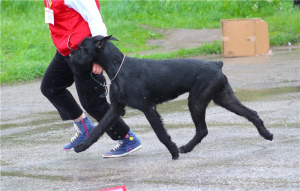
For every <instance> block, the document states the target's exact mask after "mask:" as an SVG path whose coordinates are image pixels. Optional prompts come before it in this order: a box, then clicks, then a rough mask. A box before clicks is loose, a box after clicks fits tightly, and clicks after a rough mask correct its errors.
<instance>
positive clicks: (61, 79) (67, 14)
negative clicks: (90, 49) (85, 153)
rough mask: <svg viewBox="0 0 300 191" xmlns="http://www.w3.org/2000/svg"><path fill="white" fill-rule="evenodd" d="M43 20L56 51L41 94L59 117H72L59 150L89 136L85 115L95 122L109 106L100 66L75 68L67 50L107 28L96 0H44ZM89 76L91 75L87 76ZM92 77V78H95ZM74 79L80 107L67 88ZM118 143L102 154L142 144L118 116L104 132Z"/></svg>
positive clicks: (124, 151) (114, 153)
mask: <svg viewBox="0 0 300 191" xmlns="http://www.w3.org/2000/svg"><path fill="white" fill-rule="evenodd" d="M44 4H45V22H46V23H48V24H49V29H50V35H51V38H52V40H53V43H54V45H55V46H56V48H57V51H56V54H55V56H54V57H53V59H52V61H51V62H50V64H49V66H48V68H47V69H46V71H45V74H44V76H43V79H42V82H41V92H42V94H43V95H44V96H45V97H46V98H47V99H48V100H49V101H50V102H51V103H52V104H53V106H54V107H55V108H56V109H57V111H58V113H59V115H60V117H61V119H62V120H73V123H74V127H75V130H76V134H75V136H74V137H72V138H71V142H70V143H68V144H66V145H65V146H64V147H63V149H64V150H66V151H68V150H72V149H73V148H74V147H75V146H76V145H77V144H78V143H81V142H83V141H84V140H85V139H87V138H88V137H89V134H90V133H91V131H92V130H93V128H94V125H93V123H92V121H91V120H90V118H89V117H88V115H90V116H92V117H93V118H94V119H96V120H97V121H98V122H99V121H100V120H101V119H102V118H103V116H104V115H105V113H106V112H107V111H108V109H109V107H110V106H109V104H108V102H107V100H106V98H105V96H103V95H105V92H106V90H105V88H103V87H102V86H99V83H101V84H103V83H104V82H105V78H104V76H103V72H102V71H103V69H102V67H101V66H99V65H97V64H93V67H92V72H93V73H92V74H91V71H79V70H78V69H76V68H75V67H74V65H73V64H72V63H71V61H70V57H69V55H70V53H71V51H72V50H76V49H77V48H78V44H79V43H80V42H81V41H82V40H83V39H84V38H86V37H91V36H95V35H102V36H107V28H106V26H105V24H104V23H103V20H102V17H101V14H100V4H99V1H98V0H84V1H79V0H63V1H62V0H44ZM91 75H93V76H91ZM95 80H96V81H95ZM74 82H75V87H76V91H77V94H78V97H79V101H80V103H81V106H82V107H83V109H84V110H85V111H86V112H87V114H86V113H85V112H84V111H83V109H82V108H81V107H80V106H79V104H78V103H77V102H76V100H75V99H74V97H73V96H72V94H71V93H70V91H69V90H68V89H67V88H68V87H70V86H71V85H72V84H73V83H74ZM106 133H107V134H108V135H109V136H110V137H111V139H113V140H117V141H118V144H117V145H116V146H115V147H114V148H113V149H111V150H110V151H108V152H106V153H103V154H102V156H103V157H121V156H125V155H127V154H129V153H132V152H134V151H136V150H138V149H140V148H141V147H142V144H141V142H140V140H139V138H138V137H137V136H135V134H134V133H133V132H132V131H131V130H130V128H129V127H128V125H127V124H126V123H125V122H124V121H123V120H122V119H121V118H119V119H118V120H117V121H116V122H115V124H114V125H113V126H112V127H110V129H109V130H108V131H107V132H106Z"/></svg>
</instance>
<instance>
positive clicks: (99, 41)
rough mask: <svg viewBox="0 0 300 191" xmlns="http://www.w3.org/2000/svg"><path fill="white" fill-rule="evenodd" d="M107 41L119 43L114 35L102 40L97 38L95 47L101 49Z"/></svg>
mask: <svg viewBox="0 0 300 191" xmlns="http://www.w3.org/2000/svg"><path fill="white" fill-rule="evenodd" d="M107 40H115V41H118V39H116V38H115V37H113V36H112V35H110V36H106V37H102V38H96V41H95V42H94V45H95V47H96V48H98V49H100V48H102V47H103V45H104V44H105V42H106V41H107Z"/></svg>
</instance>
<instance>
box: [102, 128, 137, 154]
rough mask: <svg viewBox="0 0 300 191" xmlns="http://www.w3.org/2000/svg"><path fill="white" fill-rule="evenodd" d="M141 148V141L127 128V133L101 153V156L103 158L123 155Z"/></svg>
mask: <svg viewBox="0 0 300 191" xmlns="http://www.w3.org/2000/svg"><path fill="white" fill-rule="evenodd" d="M140 148H142V143H141V141H140V140H139V138H137V137H136V136H135V135H134V134H133V133H132V132H131V130H129V132H128V134H127V135H126V136H125V138H123V139H122V140H119V142H118V144H117V145H116V146H115V147H114V148H113V149H112V150H110V151H109V152H106V153H103V154H102V157H104V158H116V157H123V156H125V155H128V154H130V153H133V152H135V151H137V150H139V149H140Z"/></svg>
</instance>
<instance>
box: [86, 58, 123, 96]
mask: <svg viewBox="0 0 300 191" xmlns="http://www.w3.org/2000/svg"><path fill="white" fill-rule="evenodd" d="M124 60H125V55H124V56H123V60H122V62H121V65H120V67H119V69H118V71H117V73H116V75H115V76H114V77H113V78H112V79H111V80H110V82H109V83H108V84H105V82H104V84H102V83H100V82H98V81H97V80H96V79H95V78H94V76H93V71H91V77H92V79H93V80H94V81H95V82H97V83H98V84H99V85H101V86H102V87H104V88H105V93H104V94H101V95H100V97H102V98H105V97H106V95H107V94H108V88H107V87H108V86H109V85H111V84H112V81H113V80H114V79H116V77H117V76H118V74H119V72H120V70H121V68H122V65H123V63H124Z"/></svg>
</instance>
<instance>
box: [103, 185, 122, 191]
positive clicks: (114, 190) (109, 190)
mask: <svg viewBox="0 0 300 191" xmlns="http://www.w3.org/2000/svg"><path fill="white" fill-rule="evenodd" d="M97 191H127V189H126V187H125V186H118V187H114V188H106V189H104V190H97Z"/></svg>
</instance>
